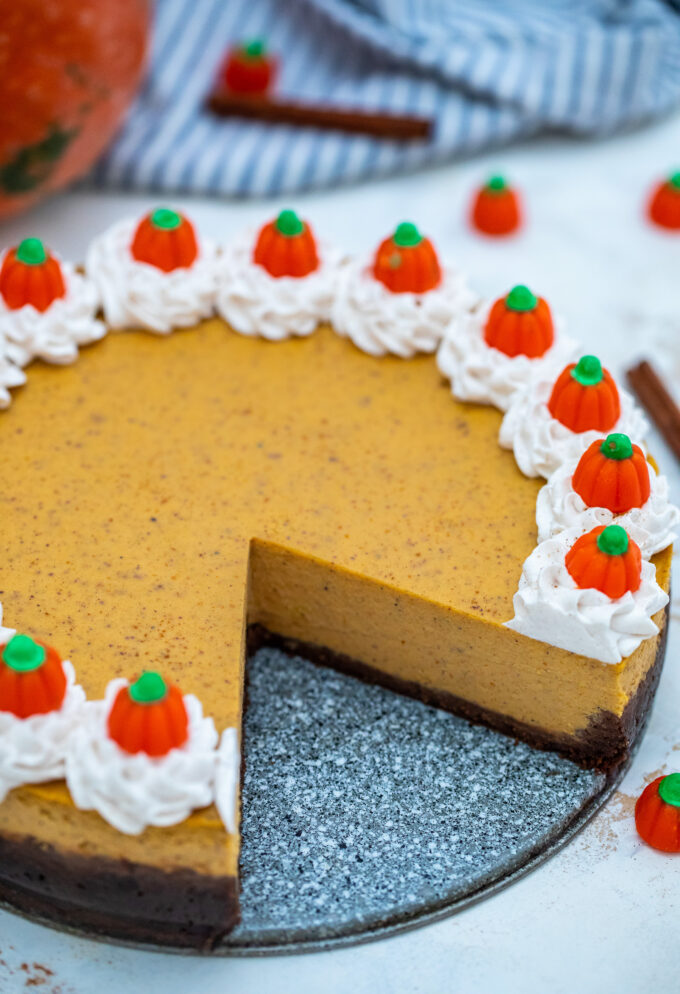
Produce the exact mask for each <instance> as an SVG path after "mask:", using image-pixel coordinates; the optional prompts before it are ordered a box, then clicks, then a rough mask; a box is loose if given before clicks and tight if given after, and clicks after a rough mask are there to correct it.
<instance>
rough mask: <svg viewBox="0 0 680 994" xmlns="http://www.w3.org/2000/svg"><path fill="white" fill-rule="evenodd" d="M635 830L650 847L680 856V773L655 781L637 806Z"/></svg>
mask: <svg viewBox="0 0 680 994" xmlns="http://www.w3.org/2000/svg"><path fill="white" fill-rule="evenodd" d="M635 827H636V829H637V832H638V835H639V836H640V838H641V839H643V840H644V841H645V842H646V843H647V845H648V846H652V848H653V849H659V850H660V851H661V852H680V773H669V774H667V775H666V776H661V777H657V778H656V780H652V782H651V783H650V784H648V785H647V786H646V787H645V789H644V790H643V791H642V793H641V794H640V796H639V797H638V800H637V804H636V805H635Z"/></svg>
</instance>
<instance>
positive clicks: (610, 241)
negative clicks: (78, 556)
mask: <svg viewBox="0 0 680 994" xmlns="http://www.w3.org/2000/svg"><path fill="white" fill-rule="evenodd" d="M679 127H680V117H677V116H676V117H675V118H672V119H669V120H667V121H665V122H662V123H660V124H656V125H654V126H653V127H651V128H649V129H647V130H645V131H641V132H637V133H634V134H629V135H625V136H621V137H618V138H616V139H614V140H611V141H609V142H606V143H600V144H587V143H567V142H565V141H561V140H555V141H550V142H543V143H540V144H535V145H531V146H525V147H520V148H515V149H512V150H507V151H503V152H499V153H497V154H495V155H489V156H487V157H486V158H484V159H481V160H480V159H477V160H475V161H472V162H469V163H463V164H457V165H452V166H449V167H446V168H442V169H438V170H436V171H432V172H428V173H421V174H417V175H414V176H410V177H405V178H402V179H395V180H390V181H386V182H383V183H380V184H371V185H366V186H363V187H360V188H348V189H346V190H341V191H338V192H336V193H333V194H317V195H314V196H309V197H300V198H298V199H297V201H296V202H295V203H294V204H291V205H290V206H296V207H299V209H300V210H301V211H302V213H303V214H305V215H307V216H308V217H309V218H310V220H313V222H314V224H315V227H316V228H317V230H318V231H319V233H323V234H325V235H327V236H328V237H329V238H331V239H334V240H336V241H337V242H338V243H339V244H340V245H342V246H344V247H345V248H347V249H350V250H352V249H356V250H360V249H362V248H364V249H365V248H366V247H367V246H371V245H373V244H374V243H376V242H377V241H378V239H380V238H381V237H383V236H384V234H385V233H386V232H387V231H389V230H390V229H391V228H392V227H393V226H394V224H395V222H397V221H399V220H403V219H405V218H409V219H413V220H414V221H416V222H417V223H418V224H419V225H420V226H421V228H422V229H423V230H424V231H426V232H427V233H428V234H431V235H432V236H433V238H434V239H435V241H436V244H437V245H438V246H439V248H440V250H441V251H442V252H443V253H444V254H451V255H452V257H453V258H454V259H456V260H457V261H458V263H459V264H460V265H461V266H463V267H464V268H465V269H466V270H467V271H468V272H469V274H470V278H471V281H472V282H473V284H474V286H475V287H476V288H478V289H479V290H480V292H482V293H485V294H500V293H501V292H503V291H505V290H506V289H507V288H508V287H509V286H510V285H511V284H512V283H517V282H525V283H529V284H530V285H531V286H532V287H534V288H535V289H536V290H538V291H539V292H540V293H541V294H543V295H545V296H546V297H548V299H550V300H551V301H552V302H553V303H554V306H555V308H556V310H558V311H559V312H560V313H563V314H564V315H565V316H566V317H567V318H568V320H569V323H570V331H571V332H572V333H573V334H574V335H575V336H576V337H578V338H580V339H581V340H582V341H583V342H584V343H585V344H587V347H588V349H589V350H590V351H594V352H596V353H599V354H601V356H602V358H603V360H604V361H605V362H606V364H607V365H609V366H610V367H611V368H612V369H613V370H616V371H618V372H620V371H621V369H623V368H624V367H625V366H626V365H628V364H629V363H630V362H631V360H633V359H634V358H635V357H636V356H637V355H640V354H644V355H648V356H653V357H654V358H655V360H656V361H657V363H658V365H659V367H660V368H661V369H662V370H663V372H664V373H665V376H666V377H667V379H668V380H669V381H670V382H674V384H675V386H676V388H677V389H678V390H680V280H679V278H678V272H679V263H680V235H678V236H669V235H664V234H663V233H661V232H657V231H655V230H653V229H652V228H650V227H649V226H647V225H646V223H645V222H644V219H643V215H642V208H643V201H644V198H645V196H646V193H647V189H648V187H649V185H650V183H651V182H652V181H653V180H654V178H655V177H656V176H657V175H658V174H664V173H666V172H668V171H670V170H671V169H673V168H677V167H678V165H680V152H679V150H678V128H679ZM499 168H500V169H502V170H503V171H505V172H506V173H507V174H508V175H509V176H510V177H511V178H512V179H513V180H514V181H515V182H516V183H517V184H518V185H520V186H521V187H522V188H523V189H524V190H525V191H526V199H527V214H528V224H527V228H526V230H525V232H524V233H523V234H522V235H521V236H519V237H518V238H516V239H514V240H513V241H509V242H499V243H494V242H488V241H485V240H482V239H480V238H477V237H475V236H473V235H472V234H470V233H469V232H468V231H467V229H466V225H465V219H464V217H465V215H464V212H465V208H466V205H467V200H468V196H469V193H470V190H471V188H472V187H473V186H474V185H475V183H476V182H477V181H478V180H480V179H484V178H485V177H486V175H487V174H488V173H490V172H491V171H496V170H498V169H499ZM176 204H177V205H179V206H180V207H181V208H185V209H186V210H188V211H189V212H190V213H191V215H192V216H193V217H194V219H195V220H196V221H197V222H198V223H199V224H200V225H201V227H202V229H203V230H204V231H205V232H206V233H207V234H210V235H212V236H215V237H218V238H219V237H220V236H226V235H228V234H229V233H231V232H232V231H237V230H239V229H240V228H241V227H243V226H244V224H248V223H253V222H257V221H259V220H260V219H261V218H264V217H266V216H267V215H270V214H272V213H273V212H274V211H275V210H277V209H279V208H280V207H281V206H284V205H283V204H281V203H279V202H276V203H270V204H267V205H263V204H261V203H259V204H232V203H216V202H207V201H200V200H196V201H193V202H192V201H191V200H189V199H186V198H178V200H177V202H176ZM155 205H156V200H155V199H154V198H153V197H147V196H144V197H132V196H113V195H111V196H108V195H107V196H103V195H95V194H92V195H90V194H82V193H79V194H71V195H65V196H63V197H61V198H58V199H56V200H54V201H52V202H51V203H50V204H48V205H47V206H45V207H41V208H38V209H37V210H35V211H34V212H33V213H32V214H29V215H27V216H25V217H22V218H19V219H17V220H13V221H8V222H5V223H4V224H3V225H2V226H0V244H1V245H5V244H9V243H12V242H14V241H16V240H17V239H18V238H20V237H24V236H27V235H39V236H41V237H43V238H44V239H45V240H46V241H47V242H48V243H50V244H52V245H53V246H54V247H55V248H56V249H58V250H59V251H60V252H62V253H63V254H65V255H67V256H71V257H72V258H74V259H82V258H83V255H84V251H85V247H86V244H87V241H88V238H89V236H90V235H91V234H93V233H94V232H96V231H99V230H101V229H102V228H103V227H104V226H106V225H108V224H110V223H112V222H113V221H114V220H116V219H118V218H120V217H121V216H122V214H123V213H124V212H128V211H133V212H141V211H143V210H145V209H148V208H149V207H151V206H155ZM286 206H288V204H286ZM29 376H30V373H29ZM652 445H653V449H654V452H655V453H656V454H657V455H658V456H659V461H660V462H661V463H662V466H663V469H664V470H665V471H666V472H667V473H668V475H669V476H670V477H671V481H672V493H673V497H674V499H675V500H676V501H678V500H679V499H680V469H679V468H678V466H677V464H674V463H673V459H672V456H671V454H670V452H669V451H668V449H666V448H665V447H664V445H663V443H661V442H660V441H659V439H658V437H653V439H652ZM676 587H677V584H676ZM672 614H673V617H674V621H675V625H674V630H672V634H671V639H670V642H669V647H668V656H667V664H666V668H665V671H664V674H663V677H662V681H661V686H660V689H659V693H658V695H657V703H656V706H655V708H654V712H653V715H652V720H651V724H650V727H649V729H648V732H647V734H646V736H645V739H644V742H643V744H642V748H641V749H640V751H639V753H638V755H637V757H636V759H635V762H634V764H633V766H632V768H631V770H630V771H629V773H628V775H627V776H626V778H625V780H624V782H623V784H622V785H621V789H620V791H618V792H617V794H616V796H615V797H614V799H613V800H612V801H611V802H610V804H609V805H608V806H607V808H606V809H605V810H604V811H603V812H601V813H600V814H599V815H598V817H597V818H596V819H595V820H594V821H593V822H592V823H591V824H590V825H589V826H588V827H587V829H586V830H585V831H584V832H582V833H581V835H580V836H578V838H577V839H576V840H575V841H574V842H573V843H572V844H571V845H570V846H568V847H567V848H566V849H565V850H564V851H563V852H562V853H560V854H559V855H558V856H556V857H555V858H553V859H552V860H550V861H549V862H548V863H547V864H545V865H544V866H542V867H541V868H540V869H538V870H537V871H535V872H534V873H532V874H531V875H530V876H528V877H526V878H524V879H523V880H521V881H520V882H519V883H517V884H515V885H514V886H512V887H511V888H509V889H508V890H506V891H504V892H502V893H500V894H498V895H497V896H495V897H493V898H491V899H489V900H487V901H484V902H483V903H481V904H480V905H478V906H476V907H473V908H471V909H469V910H468V911H465V912H463V913H462V914H459V915H456V916H454V917H453V918H450V919H448V920H446V921H443V922H441V923H439V924H437V925H432V926H429V927H428V928H423V929H419V930H417V931H414V932H410V933H407V934H405V935H403V936H400V937H397V938H394V939H390V940H386V941H381V942H377V943H372V944H369V945H365V946H359V947H355V948H351V949H345V950H342V951H338V952H332V953H319V954H313V955H306V956H296V957H278V958H275V959H264V960H237V959H232V960H223V959H196V958H194V957H185V956H164V955H160V954H154V953H143V952H137V951H133V950H127V949H120V948H117V947H113V946H107V945H104V944H97V943H93V942H89V941H85V940H79V939H74V938H70V937H66V936H64V935H61V934H59V933H57V932H54V931H51V930H49V929H44V928H41V927H39V926H36V925H33V924H31V923H29V922H26V921H23V920H21V919H19V918H16V917H14V916H12V915H9V914H6V913H3V912H0V991H2V992H3V994H14V992H16V991H23V990H25V989H31V988H32V987H35V988H36V989H37V990H39V991H44V992H45V994H48V992H50V994H91V992H93V991H95V990H96V991H97V992H98V994H120V991H122V990H127V991H129V992H130V994H137V992H142V991H144V992H145V994H156V992H163V994H194V992H198V991H200V992H202V994H226V992H229V994H241V992H248V994H265V992H266V994H269V992H272V991H276V994H307V992H310V994H311V992H314V994H317V992H318V991H321V990H322V991H323V992H324V994H340V992H346V991H352V994H383V992H390V994H402V992H403V994H406V992H408V994H441V992H443V991H447V992H452V994H458V992H462V994H469V992H473V991H474V992H480V994H497V992H498V994H545V992H546V991H550V994H576V992H578V994H590V992H593V994H594V992H599V994H609V992H617V994H628V992H639V991H643V990H650V991H651V990H655V989H657V990H660V991H673V990H677V988H678V970H679V969H680V944H679V943H678V940H677V922H678V915H679V914H680V856H679V857H673V856H663V855H661V854H659V853H656V852H653V851H652V850H650V849H648V848H646V847H645V846H644V845H642V844H641V843H640V842H639V841H638V839H637V836H636V834H635V829H634V825H633V819H632V810H633V803H634V799H635V797H636V796H637V794H638V793H639V792H640V790H641V789H642V787H643V785H644V784H645V783H646V782H648V781H649V780H651V779H652V778H653V777H655V776H657V775H659V773H661V772H671V771H674V770H679V769H680V722H679V718H678V715H679V708H678V704H679V703H680V671H679V670H678V666H677V663H676V657H677V655H678V652H679V651H680V596H679V594H676V596H675V598H674V601H673V605H672ZM45 968H47V969H48V970H49V971H51V972H50V973H47V972H45Z"/></svg>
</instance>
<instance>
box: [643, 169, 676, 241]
mask: <svg viewBox="0 0 680 994" xmlns="http://www.w3.org/2000/svg"><path fill="white" fill-rule="evenodd" d="M647 213H648V214H649V219H650V220H651V221H653V222H654V224H658V225H659V227H660V228H667V229H668V230H670V231H678V230H680V172H677V173H673V175H672V176H669V178H668V179H667V180H664V181H663V183H659V185H658V186H657V187H656V188H655V190H654V192H653V193H652V196H651V199H650V201H649V206H648V208H647Z"/></svg>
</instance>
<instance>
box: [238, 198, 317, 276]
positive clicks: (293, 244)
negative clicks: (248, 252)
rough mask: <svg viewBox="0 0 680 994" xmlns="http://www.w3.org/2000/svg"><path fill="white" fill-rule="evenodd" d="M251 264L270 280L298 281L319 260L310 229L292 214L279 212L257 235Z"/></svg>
mask: <svg viewBox="0 0 680 994" xmlns="http://www.w3.org/2000/svg"><path fill="white" fill-rule="evenodd" d="M253 261H254V262H256V263H257V264H258V266H262V267H263V269H266V270H267V272H268V273H269V275H270V276H274V277H276V278H277V279H278V278H279V277H281V276H293V277H296V278H297V279H301V278H302V277H304V276H308V275H309V274H310V273H313V272H314V270H315V269H318V268H319V256H318V255H317V251H316V241H315V240H314V235H313V234H312V229H311V228H310V227H309V225H308V224H307V222H306V221H302V220H301V219H300V218H299V217H298V216H297V214H296V213H295V211H288V210H287V211H281V213H280V214H279V216H278V217H277V218H276V220H274V221H270V222H269V224H265V226H264V227H263V228H262V230H261V231H260V233H259V235H258V238H257V242H256V244H255V249H254V251H253Z"/></svg>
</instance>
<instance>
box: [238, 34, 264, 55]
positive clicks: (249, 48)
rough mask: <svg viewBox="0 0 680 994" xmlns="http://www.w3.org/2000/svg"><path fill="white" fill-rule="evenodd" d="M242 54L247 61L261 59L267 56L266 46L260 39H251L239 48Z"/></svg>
mask: <svg viewBox="0 0 680 994" xmlns="http://www.w3.org/2000/svg"><path fill="white" fill-rule="evenodd" d="M241 51H242V52H243V54H244V55H245V56H246V57H247V58H249V59H263V58H264V57H265V55H266V54H267V46H266V45H265V43H264V41H263V40H262V38H253V39H252V40H251V41H247V42H245V44H244V45H243V46H242V47H241Z"/></svg>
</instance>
